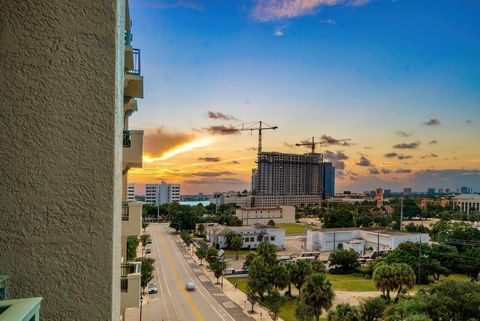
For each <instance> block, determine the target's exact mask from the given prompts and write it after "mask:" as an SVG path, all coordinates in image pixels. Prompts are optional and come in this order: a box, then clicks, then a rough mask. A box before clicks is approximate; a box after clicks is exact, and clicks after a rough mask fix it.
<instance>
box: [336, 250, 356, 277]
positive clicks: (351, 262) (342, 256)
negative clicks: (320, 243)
mask: <svg viewBox="0 0 480 321" xmlns="http://www.w3.org/2000/svg"><path fill="white" fill-rule="evenodd" d="M358 258H359V256H358V253H357V252H355V251H354V250H352V249H349V250H336V251H334V252H332V253H330V256H329V261H330V265H331V266H334V267H335V269H336V270H337V271H339V272H342V273H351V272H352V271H355V270H356V269H357V268H358V267H359V266H360V264H359V263H358Z"/></svg>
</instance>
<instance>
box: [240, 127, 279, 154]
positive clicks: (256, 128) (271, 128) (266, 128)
mask: <svg viewBox="0 0 480 321" xmlns="http://www.w3.org/2000/svg"><path fill="white" fill-rule="evenodd" d="M277 128H278V126H271V125H269V124H267V123H265V122H262V121H261V120H260V121H257V122H254V123H243V124H242V125H241V127H239V128H238V129H237V128H236V130H237V131H244V132H246V131H249V132H250V133H253V131H258V149H257V152H258V155H260V153H261V152H262V132H263V131H264V130H275V129H277Z"/></svg>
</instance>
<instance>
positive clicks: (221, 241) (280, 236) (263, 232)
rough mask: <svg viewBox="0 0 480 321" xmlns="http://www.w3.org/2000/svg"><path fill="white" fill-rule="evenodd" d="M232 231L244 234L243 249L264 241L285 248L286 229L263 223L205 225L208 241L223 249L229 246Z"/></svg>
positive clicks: (256, 245)
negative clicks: (229, 235) (228, 240)
mask: <svg viewBox="0 0 480 321" xmlns="http://www.w3.org/2000/svg"><path fill="white" fill-rule="evenodd" d="M230 232H236V233H238V234H240V235H241V236H242V238H243V247H242V249H256V248H257V247H258V245H259V244H260V243H261V242H263V241H268V242H270V243H272V244H273V245H275V246H276V247H277V249H279V250H280V249H284V248H285V230H284V229H280V228H276V227H272V226H268V225H263V224H254V225H249V226H224V225H219V224H218V225H209V226H206V227H205V235H206V238H207V241H208V242H210V243H212V244H213V245H214V246H216V247H218V248H221V249H223V248H226V247H227V235H228V233H230Z"/></svg>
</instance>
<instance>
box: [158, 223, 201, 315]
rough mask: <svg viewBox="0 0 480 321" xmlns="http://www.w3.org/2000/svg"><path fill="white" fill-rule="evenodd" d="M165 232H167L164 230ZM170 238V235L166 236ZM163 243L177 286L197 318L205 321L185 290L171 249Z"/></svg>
mask: <svg viewBox="0 0 480 321" xmlns="http://www.w3.org/2000/svg"><path fill="white" fill-rule="evenodd" d="M164 231H165V230H164ZM164 234H167V233H164ZM166 236H167V237H168V234H167V235H166ZM160 243H162V247H163V248H164V250H166V251H164V252H165V256H166V257H167V261H168V265H170V269H171V270H172V271H173V273H174V276H175V279H176V280H177V284H178V286H179V288H180V290H181V291H182V293H183V294H184V296H185V298H186V299H187V302H188V303H189V304H190V306H191V307H192V310H193V313H194V314H195V316H196V317H197V319H198V320H199V321H204V319H203V317H202V315H201V314H200V311H198V309H197V307H196V306H195V304H194V303H193V301H192V298H191V297H190V294H188V292H187V290H185V288H184V287H183V283H182V280H181V279H180V275H179V274H178V271H177V269H176V268H175V265H174V264H173V260H172V257H171V255H170V252H169V249H168V246H167V247H166V246H165V244H164V243H163V242H160Z"/></svg>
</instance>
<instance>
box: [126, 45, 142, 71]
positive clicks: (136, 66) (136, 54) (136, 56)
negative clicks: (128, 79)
mask: <svg viewBox="0 0 480 321" xmlns="http://www.w3.org/2000/svg"><path fill="white" fill-rule="evenodd" d="M132 55H133V68H132V69H130V70H127V74H130V75H140V73H141V67H140V49H137V48H133V49H132Z"/></svg>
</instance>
